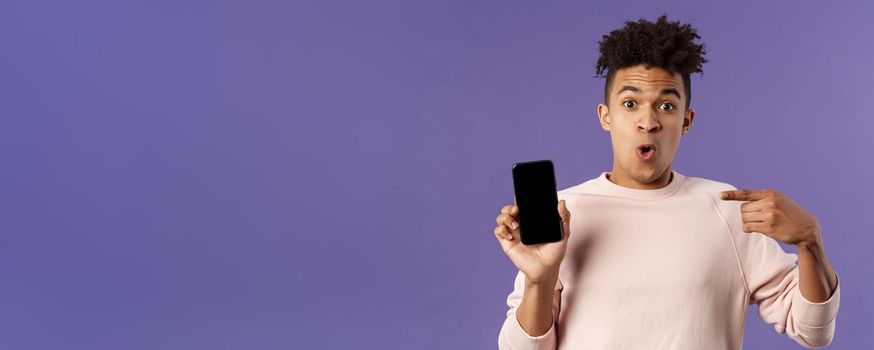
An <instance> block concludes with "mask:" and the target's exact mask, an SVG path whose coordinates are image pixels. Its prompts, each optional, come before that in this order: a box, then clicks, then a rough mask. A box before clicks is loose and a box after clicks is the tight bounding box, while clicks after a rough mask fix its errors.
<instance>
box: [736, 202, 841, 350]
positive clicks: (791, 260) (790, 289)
mask: <svg viewBox="0 0 874 350" xmlns="http://www.w3.org/2000/svg"><path fill="white" fill-rule="evenodd" d="M722 204H723V205H726V206H729V208H728V210H727V211H723V212H724V215H726V220H727V221H728V225H729V227H730V230H731V235H732V238H733V239H734V240H735V244H736V247H737V253H738V258H739V259H740V264H741V268H742V269H743V274H744V278H745V280H746V283H747V288H748V291H749V293H750V300H749V303H750V304H752V303H756V304H758V305H759V310H758V313H759V317H761V318H762V320H763V321H765V322H766V323H768V324H772V325H774V330H775V331H777V333H779V334H783V333H787V335H788V336H789V337H790V338H792V339H793V340H795V341H796V342H797V343H799V344H801V345H802V346H804V347H806V348H810V349H816V348H821V347H824V346H827V345H829V344H830V343H831V341H832V338H833V337H834V333H835V320H836V317H835V316H837V313H838V306H839V304H840V299H841V288H840V281H838V283H837V285H836V287H835V290H834V292H833V293H832V295H831V296H830V297H829V299H828V300H826V301H824V302H821V303H814V302H811V301H809V300H807V299H806V298H805V297H804V296H803V295H802V294H801V288H800V284H799V270H798V266H797V265H796V262H797V260H798V255H797V254H794V253H786V252H785V251H784V250H783V248H782V247H780V245H779V243H778V242H777V241H776V240H774V239H773V238H771V237H769V236H767V235H765V234H763V233H761V232H750V233H747V232H743V228H742V226H743V220H742V219H741V217H740V205H741V204H742V203H741V202H738V201H723V202H722Z"/></svg>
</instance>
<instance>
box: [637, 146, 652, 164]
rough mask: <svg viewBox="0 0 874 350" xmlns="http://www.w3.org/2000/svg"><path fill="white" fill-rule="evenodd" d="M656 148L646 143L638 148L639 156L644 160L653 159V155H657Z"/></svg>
mask: <svg viewBox="0 0 874 350" xmlns="http://www.w3.org/2000/svg"><path fill="white" fill-rule="evenodd" d="M655 151H656V146H655V145H653V144H651V143H644V144H641V145H640V146H637V156H638V157H640V158H641V159H643V160H649V159H652V157H653V155H655Z"/></svg>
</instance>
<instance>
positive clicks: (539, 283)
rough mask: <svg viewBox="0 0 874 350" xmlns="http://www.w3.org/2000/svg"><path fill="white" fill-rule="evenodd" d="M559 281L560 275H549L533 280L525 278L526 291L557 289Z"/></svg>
mask: <svg viewBox="0 0 874 350" xmlns="http://www.w3.org/2000/svg"><path fill="white" fill-rule="evenodd" d="M557 281H558V273H549V274H546V275H544V276H540V277H538V278H535V279H532V278H529V277H527V276H526V277H525V288H526V289H529V290H530V289H540V290H552V289H553V288H555V284H556V282H557Z"/></svg>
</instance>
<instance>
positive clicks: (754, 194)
mask: <svg viewBox="0 0 874 350" xmlns="http://www.w3.org/2000/svg"><path fill="white" fill-rule="evenodd" d="M765 197H766V193H765V191H763V190H733V191H722V192H720V193H719V198H720V199H723V200H729V201H732V200H733V201H757V200H759V199H763V198H765Z"/></svg>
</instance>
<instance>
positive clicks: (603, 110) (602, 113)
mask: <svg viewBox="0 0 874 350" xmlns="http://www.w3.org/2000/svg"><path fill="white" fill-rule="evenodd" d="M598 121H599V122H601V129H604V130H606V131H610V111H609V110H608V109H607V105H605V104H603V103H599V104H598Z"/></svg>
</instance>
